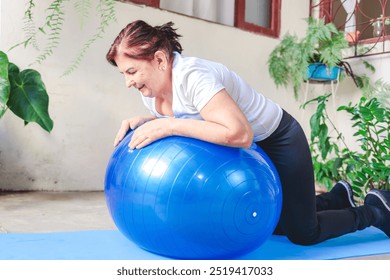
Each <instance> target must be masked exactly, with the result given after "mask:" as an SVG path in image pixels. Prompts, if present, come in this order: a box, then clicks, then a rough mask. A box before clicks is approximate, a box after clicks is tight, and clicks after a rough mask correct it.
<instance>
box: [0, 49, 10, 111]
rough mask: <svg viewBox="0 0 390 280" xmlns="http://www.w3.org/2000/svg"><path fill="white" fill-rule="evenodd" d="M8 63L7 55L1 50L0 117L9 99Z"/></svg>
mask: <svg viewBox="0 0 390 280" xmlns="http://www.w3.org/2000/svg"><path fill="white" fill-rule="evenodd" d="M8 64H9V61H8V57H7V55H6V54H5V53H3V52H2V51H0V118H1V117H2V116H3V115H4V113H5V111H6V110H7V101H8V99H9V92H10V84H9V80H8Z"/></svg>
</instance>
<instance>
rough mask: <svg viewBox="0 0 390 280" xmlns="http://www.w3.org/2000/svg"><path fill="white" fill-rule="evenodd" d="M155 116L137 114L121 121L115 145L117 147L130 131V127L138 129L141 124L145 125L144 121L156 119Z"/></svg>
mask: <svg viewBox="0 0 390 280" xmlns="http://www.w3.org/2000/svg"><path fill="white" fill-rule="evenodd" d="M155 118H156V117H155V116H148V117H142V116H136V117H133V118H130V119H127V120H123V121H122V123H121V127H120V128H119V131H118V133H117V134H116V137H115V140H114V147H116V146H117V145H118V144H119V142H120V141H122V139H123V138H124V137H125V135H126V133H127V132H128V131H129V129H136V128H137V127H139V126H140V125H143V124H144V123H146V122H148V121H151V120H154V119H155Z"/></svg>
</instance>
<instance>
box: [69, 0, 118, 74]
mask: <svg viewBox="0 0 390 280" xmlns="http://www.w3.org/2000/svg"><path fill="white" fill-rule="evenodd" d="M115 4H116V2H115V1H114V0H99V3H98V4H97V7H96V9H97V12H98V14H99V15H100V24H99V27H98V28H97V30H96V32H95V34H94V35H93V36H92V37H91V38H90V39H89V40H88V41H87V43H85V44H84V46H83V48H82V49H81V51H80V52H79V54H78V55H77V57H76V58H75V59H74V60H73V62H72V64H71V65H70V66H69V67H68V68H67V69H66V70H65V71H64V74H63V75H62V76H66V75H69V74H70V73H72V72H73V71H74V70H75V69H76V68H77V67H78V66H79V65H80V63H81V61H82V59H83V58H84V56H85V53H86V52H87V51H88V49H89V48H90V47H91V46H92V45H93V43H95V42H96V41H97V40H98V39H100V38H102V36H103V34H104V33H105V32H106V29H107V27H108V26H109V25H110V24H111V23H112V22H115V21H116V13H115Z"/></svg>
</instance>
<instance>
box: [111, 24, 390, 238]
mask: <svg viewBox="0 0 390 280" xmlns="http://www.w3.org/2000/svg"><path fill="white" fill-rule="evenodd" d="M172 26H173V23H172V22H169V23H167V24H165V25H162V26H156V27H152V26H150V25H149V24H147V23H145V22H144V21H140V20H138V21H135V22H132V23H130V24H129V25H127V26H126V27H125V28H124V29H123V30H122V31H121V32H120V34H119V35H118V37H117V38H116V39H115V41H114V43H113V44H112V46H111V48H110V50H109V52H108V53H107V56H106V57H107V60H108V61H109V62H110V63H111V64H112V65H114V66H116V67H118V69H119V71H120V72H121V73H122V74H123V75H124V77H125V80H126V85H127V87H129V88H130V87H135V88H136V89H138V91H139V92H140V93H141V97H142V100H143V102H144V104H145V106H146V107H147V108H148V109H149V110H150V112H151V116H147V117H140V116H137V117H133V118H130V119H128V120H124V121H123V122H122V125H121V128H120V130H119V132H118V134H117V136H116V138H115V142H114V145H117V144H118V143H119V142H120V141H121V140H122V139H123V137H124V135H125V134H126V132H127V131H128V130H129V129H135V128H137V130H136V131H135V132H134V134H133V137H132V140H131V142H130V144H129V146H130V148H132V149H140V148H142V147H145V146H147V145H149V144H150V143H152V142H154V141H156V140H158V139H161V138H164V137H167V136H171V135H179V136H187V137H192V138H197V139H200V140H204V141H208V142H212V143H216V144H220V145H227V146H232V147H241V148H247V147H249V146H250V145H251V144H252V142H256V144H257V145H258V146H260V147H261V148H262V149H263V150H264V151H265V152H266V153H267V154H268V155H269V157H270V158H271V160H272V161H273V163H274V165H275V167H276V169H277V171H278V173H279V177H280V179H281V183H282V191H283V206H282V213H281V217H280V220H279V223H278V226H277V229H276V230H275V233H277V234H284V235H286V236H287V237H288V238H289V239H290V240H291V241H292V242H294V243H296V244H302V245H311V244H316V243H319V242H322V241H324V240H327V239H329V238H333V237H337V236H340V235H343V234H346V233H350V232H354V231H356V230H361V229H364V228H366V227H368V226H371V225H373V226H376V227H378V228H380V229H381V230H382V231H384V232H385V233H386V234H387V235H388V236H390V194H389V192H386V191H379V190H373V191H370V192H369V193H368V195H367V197H366V199H365V205H363V206H360V207H356V205H355V204H354V202H353V196H352V189H351V186H350V185H349V184H348V183H347V182H345V181H340V182H338V183H337V184H336V185H335V186H334V187H333V189H332V190H331V191H330V192H328V193H325V194H322V195H319V196H316V195H315V188H314V175H313V167H312V161H311V155H310V151H309V147H308V143H307V139H306V137H305V135H304V132H303V130H302V128H301V127H300V125H299V124H298V122H297V121H296V120H295V119H294V118H293V117H292V116H291V115H289V114H288V113H287V112H286V111H284V110H283V109H282V108H280V106H279V105H278V104H276V103H274V102H272V101H271V100H269V99H267V98H266V97H264V96H263V95H261V94H260V93H258V92H256V91H255V90H254V89H253V88H252V87H250V86H249V85H248V84H247V83H246V82H245V81H244V80H243V79H242V78H240V77H239V76H238V75H237V74H235V73H234V72H232V71H230V70H229V69H227V68H226V67H225V66H223V65H222V64H219V63H215V62H211V61H207V60H203V59H199V58H194V57H184V56H182V55H181V52H182V47H181V45H180V43H179V41H178V39H179V37H181V36H180V35H178V34H177V33H176V29H173V27H172ZM141 125H142V126H141Z"/></svg>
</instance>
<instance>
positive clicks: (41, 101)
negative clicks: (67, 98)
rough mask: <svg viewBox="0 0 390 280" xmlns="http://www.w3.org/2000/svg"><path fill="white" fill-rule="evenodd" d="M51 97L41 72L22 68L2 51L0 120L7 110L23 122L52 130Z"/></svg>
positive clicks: (0, 56)
mask: <svg viewBox="0 0 390 280" xmlns="http://www.w3.org/2000/svg"><path fill="white" fill-rule="evenodd" d="M48 105H49V97H48V95H47V92H46V87H45V84H44V83H43V81H42V79H41V75H40V74H39V72H38V71H36V70H33V69H26V70H23V71H20V70H19V68H18V67H17V66H16V65H15V64H13V63H11V62H9V60H8V57H7V55H6V54H5V53H4V52H2V51H0V118H1V117H3V115H4V113H5V112H6V111H7V109H10V110H11V111H12V112H13V113H14V114H15V115H17V116H18V117H20V118H21V119H23V120H24V122H25V124H26V125H27V124H28V123H30V122H36V123H38V124H39V125H40V126H41V127H42V128H43V129H44V130H46V131H48V132H50V131H51V130H52V129H53V121H52V119H51V118H50V116H49V112H48Z"/></svg>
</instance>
